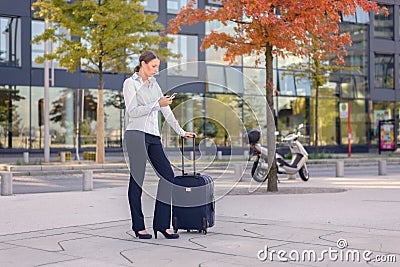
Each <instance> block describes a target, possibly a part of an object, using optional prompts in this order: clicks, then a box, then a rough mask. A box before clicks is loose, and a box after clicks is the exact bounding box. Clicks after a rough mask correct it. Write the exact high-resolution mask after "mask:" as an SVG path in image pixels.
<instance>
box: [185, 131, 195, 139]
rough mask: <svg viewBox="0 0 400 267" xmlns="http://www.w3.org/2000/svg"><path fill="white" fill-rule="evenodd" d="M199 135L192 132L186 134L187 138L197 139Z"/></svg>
mask: <svg viewBox="0 0 400 267" xmlns="http://www.w3.org/2000/svg"><path fill="white" fill-rule="evenodd" d="M196 136H197V135H196V134H195V133H192V132H186V133H185V136H184V137H185V138H193V137H196Z"/></svg>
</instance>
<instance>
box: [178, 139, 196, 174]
mask: <svg viewBox="0 0 400 267" xmlns="http://www.w3.org/2000/svg"><path fill="white" fill-rule="evenodd" d="M192 138H193V173H194V176H196V147H195V146H196V144H195V137H192ZM181 141H182V145H181V148H182V153H181V154H182V176H184V175H185V161H184V157H183V152H184V143H185V137H183V136H182V140H181Z"/></svg>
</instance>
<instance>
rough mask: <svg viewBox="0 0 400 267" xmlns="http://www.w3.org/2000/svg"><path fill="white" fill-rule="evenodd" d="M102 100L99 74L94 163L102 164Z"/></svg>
mask: <svg viewBox="0 0 400 267" xmlns="http://www.w3.org/2000/svg"><path fill="white" fill-rule="evenodd" d="M104 154H105V153H104V100H103V73H102V72H100V73H99V84H98V99H97V134H96V163H104V161H105V160H104V159H105V155H104Z"/></svg>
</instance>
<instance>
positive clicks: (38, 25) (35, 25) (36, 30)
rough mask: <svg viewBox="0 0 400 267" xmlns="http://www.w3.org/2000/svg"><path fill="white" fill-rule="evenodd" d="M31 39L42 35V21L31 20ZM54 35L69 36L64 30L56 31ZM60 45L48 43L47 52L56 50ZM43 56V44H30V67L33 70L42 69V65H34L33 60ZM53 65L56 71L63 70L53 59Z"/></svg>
mask: <svg viewBox="0 0 400 267" xmlns="http://www.w3.org/2000/svg"><path fill="white" fill-rule="evenodd" d="M31 27H32V39H33V38H35V37H36V36H38V35H40V34H43V32H44V27H45V25H44V21H41V20H32V24H31ZM56 33H57V34H58V33H63V34H66V36H69V33H68V31H67V30H66V29H60V30H57V31H56ZM60 45H61V43H59V42H55V43H52V42H49V48H48V49H49V52H50V51H54V50H55V49H57V47H59V46H60ZM43 55H44V42H41V43H40V44H32V67H33V68H43V67H44V63H36V62H35V59H36V58H37V57H39V56H43ZM53 64H54V68H56V69H63V68H62V67H60V66H59V61H58V60H56V59H53Z"/></svg>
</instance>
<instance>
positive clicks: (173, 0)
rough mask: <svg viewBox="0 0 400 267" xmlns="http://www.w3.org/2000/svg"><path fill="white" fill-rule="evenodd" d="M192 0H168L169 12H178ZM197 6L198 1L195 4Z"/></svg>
mask: <svg viewBox="0 0 400 267" xmlns="http://www.w3.org/2000/svg"><path fill="white" fill-rule="evenodd" d="M189 2H190V0H168V1H167V12H168V13H171V14H178V13H179V11H180V10H181V8H182V7H185V6H187V4H188V3H189ZM194 7H197V2H196V3H195V4H194Z"/></svg>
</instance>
